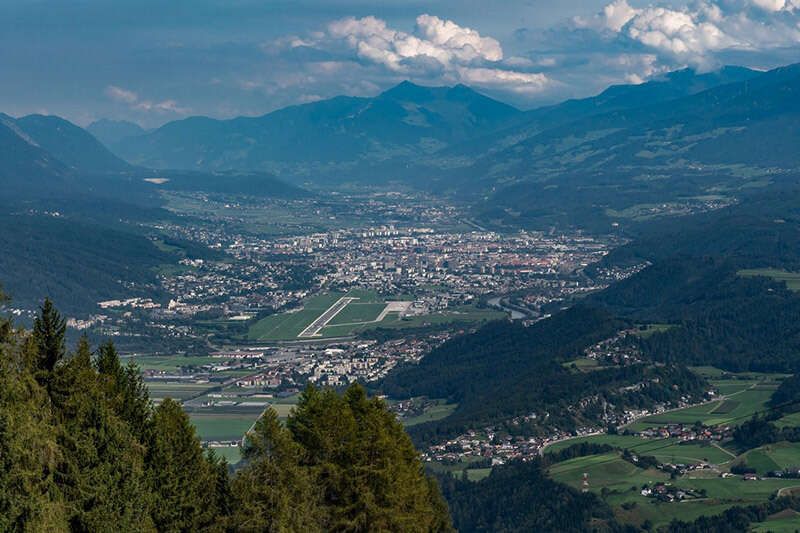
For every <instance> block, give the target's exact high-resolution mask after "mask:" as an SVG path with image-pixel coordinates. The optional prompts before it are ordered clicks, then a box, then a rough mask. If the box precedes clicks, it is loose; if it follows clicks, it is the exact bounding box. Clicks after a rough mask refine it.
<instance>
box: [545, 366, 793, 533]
mask: <svg viewBox="0 0 800 533" xmlns="http://www.w3.org/2000/svg"><path fill="white" fill-rule="evenodd" d="M694 370H695V372H697V373H698V374H701V375H704V376H706V377H707V378H709V379H710V381H711V382H712V384H713V385H714V386H715V387H716V388H717V389H718V391H719V393H720V396H721V397H720V399H718V400H715V401H711V402H708V403H705V404H702V405H696V406H692V407H688V408H685V409H679V410H675V411H670V412H665V413H660V414H657V415H653V416H649V417H645V418H643V419H640V420H638V421H637V422H634V423H633V424H630V425H629V426H627V427H626V428H625V430H626V431H634V432H635V431H642V430H645V429H648V428H652V427H661V426H665V425H668V424H694V423H695V422H700V423H702V424H704V425H706V426H715V425H737V424H740V423H741V422H743V421H745V420H747V419H749V418H750V417H751V416H752V415H753V414H754V413H756V412H760V411H763V410H764V409H765V408H766V406H767V402H768V400H769V398H770V396H771V395H772V393H773V392H774V390H775V389H776V388H777V386H778V384H779V382H780V380H781V379H783V378H784V377H785V376H784V375H779V374H757V373H747V374H739V375H732V374H724V373H722V372H720V371H718V370H717V369H714V368H712V367H700V368H696V369H694ZM798 420H800V416H798V415H797V414H791V415H787V416H785V417H784V418H783V419H781V421H780V423H779V425H783V424H785V425H794V424H796V423H797V422H798ZM582 442H586V443H593V444H607V445H610V446H613V447H614V448H616V450H614V451H611V452H608V453H602V454H596V455H590V456H586V457H579V458H575V459H571V460H568V461H564V462H560V463H557V464H555V465H553V466H551V467H550V469H549V472H550V475H551V477H553V478H554V479H555V480H557V481H560V482H564V483H566V484H568V485H570V486H573V487H575V488H581V487H582V485H583V475H584V473H585V474H587V475H588V481H589V488H590V490H591V491H593V492H595V493H598V494H601V496H602V497H603V499H604V500H605V501H606V502H607V503H609V504H610V505H611V506H612V508H613V509H614V512H615V514H616V515H617V518H619V519H620V520H622V521H624V522H627V523H632V524H636V525H641V524H643V523H644V522H645V521H646V520H647V521H649V522H651V523H652V524H653V525H654V526H655V527H658V526H663V525H666V524H668V523H669V522H670V521H671V520H673V519H675V518H677V519H679V520H693V519H695V518H697V517H699V516H702V515H714V514H719V513H721V512H722V511H724V510H725V509H727V508H729V507H732V506H734V505H749V504H756V503H760V502H764V501H765V500H767V499H769V498H770V497H772V496H774V495H776V494H777V493H778V491H780V490H782V489H790V488H793V487H797V486H800V480H797V479H782V478H768V477H764V475H765V474H767V472H770V471H777V470H783V469H787V468H792V467H796V466H800V443H788V442H779V443H775V444H769V445H765V446H761V447H759V448H756V449H752V450H749V451H746V452H744V453H741V455H737V454H738V453H739V451H737V447H736V445H735V443H734V442H731V441H729V440H723V441H721V442H713V441H712V442H700V441H686V442H680V441H678V439H675V438H666V439H663V438H649V439H646V438H642V437H641V436H638V435H633V434H620V435H611V434H602V435H593V436H586V437H581V438H575V439H570V440H566V441H562V442H558V443H555V444H553V445H551V446H550V447H549V448H548V449H547V450H546V452H557V451H559V450H562V449H565V448H567V447H569V446H571V445H573V444H578V443H582ZM623 449H627V450H630V451H631V452H632V453H633V454H635V455H637V456H653V457H655V459H656V460H657V462H658V463H660V464H668V465H669V464H672V465H694V464H698V463H703V464H705V466H704V467H702V466H701V467H699V468H696V469H692V468H683V469H682V470H681V472H680V473H679V474H678V475H676V476H671V475H670V474H669V473H668V472H665V471H663V470H660V469H656V468H646V469H645V468H640V467H639V466H636V465H635V464H634V463H632V462H629V461H627V460H625V459H624V458H623V456H622V452H621V451H620V450H623ZM734 465H744V466H747V467H749V468H752V469H754V470H755V471H756V473H757V474H758V476H760V477H759V479H756V480H754V481H745V480H744V479H743V477H742V476H738V475H731V473H730V470H731V468H732V467H733V466H734ZM655 484H664V485H666V486H668V487H670V486H671V487H673V489H672V490H681V491H683V492H684V493H685V494H688V495H689V496H686V497H685V498H684V499H683V501H680V502H677V501H676V502H674V503H670V502H664V501H660V500H658V499H657V498H654V497H652V496H651V497H648V496H647V495H643V494H642V493H641V489H642V488H646V487H650V488H652V487H653V486H654V485H655ZM792 521H794V524H795V527H797V517H796V516H791V517H786V516H777V517H774V518H773V519H770V520H768V521H767V522H765V523H763V524H760V525H759V526H758V528H757V529H756V530H757V531H768V530H774V531H787V530H788V531H793V529H791V528H790V526H788V524H789V523H791V522H792ZM786 528H789V529H786Z"/></svg>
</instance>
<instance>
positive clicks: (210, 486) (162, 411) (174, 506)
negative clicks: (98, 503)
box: [147, 398, 217, 532]
mask: <svg viewBox="0 0 800 533" xmlns="http://www.w3.org/2000/svg"><path fill="white" fill-rule="evenodd" d="M147 469H148V476H149V481H150V488H151V491H152V492H153V494H154V495H155V506H154V507H153V514H152V516H153V520H154V522H155V524H156V527H157V528H158V530H159V531H187V532H194V531H200V530H202V529H204V528H207V527H210V526H211V525H212V524H213V523H214V520H215V519H216V515H217V508H216V503H217V502H216V490H217V477H216V472H214V470H213V469H212V465H211V464H209V462H207V461H206V459H205V458H204V456H203V450H202V448H201V447H200V440H199V439H198V438H197V436H196V435H195V431H194V427H193V426H192V424H191V422H190V421H189V417H188V416H187V415H186V413H185V412H184V411H183V409H182V408H181V406H180V404H179V403H177V402H176V401H174V400H171V399H169V398H167V399H165V400H164V401H163V402H162V403H161V405H159V406H158V407H157V408H156V409H155V412H154V414H153V435H152V442H151V443H150V448H149V450H148V453H147Z"/></svg>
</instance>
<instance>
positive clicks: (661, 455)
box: [547, 435, 733, 464]
mask: <svg viewBox="0 0 800 533" xmlns="http://www.w3.org/2000/svg"><path fill="white" fill-rule="evenodd" d="M582 442H590V443H593V444H608V445H609V446H614V447H616V448H622V449H625V448H627V449H629V450H631V451H632V452H635V453H636V454H638V455H652V456H654V457H656V459H658V460H659V461H660V462H662V463H674V464H680V463H684V464H692V463H696V462H698V461H706V462H710V463H715V464H722V463H726V462H728V461H730V460H731V459H733V456H732V454H730V453H725V451H723V450H720V449H719V448H716V447H714V446H710V445H704V444H700V443H686V444H680V443H679V442H678V440H677V439H643V438H641V437H636V436H632V435H593V436H591V437H582V438H577V439H571V440H567V441H563V442H559V443H557V444H554V445H552V446H550V447H549V448H547V451H548V452H556V451H558V450H562V449H564V448H568V447H569V446H571V445H573V444H580V443H582Z"/></svg>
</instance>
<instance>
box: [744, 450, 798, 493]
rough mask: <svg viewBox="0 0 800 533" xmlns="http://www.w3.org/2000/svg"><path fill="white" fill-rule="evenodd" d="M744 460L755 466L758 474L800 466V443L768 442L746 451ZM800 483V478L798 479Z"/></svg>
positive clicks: (752, 466) (750, 465)
mask: <svg viewBox="0 0 800 533" xmlns="http://www.w3.org/2000/svg"><path fill="white" fill-rule="evenodd" d="M740 460H743V461H744V462H745V463H746V464H747V466H748V467H750V468H755V469H756V472H757V473H758V474H766V473H767V472H770V471H773V470H783V469H785V468H789V467H799V468H800V443H797V442H778V443H775V444H767V445H765V446H761V447H760V448H756V449H754V450H750V451H748V452H746V453H744V454H743V455H742V456H741V457H740ZM796 481H797V484H798V485H800V480H796Z"/></svg>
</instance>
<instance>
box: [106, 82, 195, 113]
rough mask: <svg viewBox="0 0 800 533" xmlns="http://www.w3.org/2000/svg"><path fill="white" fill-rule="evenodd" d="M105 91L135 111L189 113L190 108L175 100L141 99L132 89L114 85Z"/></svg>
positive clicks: (111, 97)
mask: <svg viewBox="0 0 800 533" xmlns="http://www.w3.org/2000/svg"><path fill="white" fill-rule="evenodd" d="M105 93H106V96H107V97H108V98H110V99H111V100H113V101H115V102H119V103H122V104H126V105H127V106H128V107H130V108H131V109H133V110H136V111H144V112H156V113H171V114H175V115H188V114H189V113H191V109H189V108H188V107H182V106H180V105H179V104H178V102H176V101H175V100H162V101H160V102H153V101H152V100H145V99H141V98H139V95H138V94H137V93H135V92H134V91H131V90H128V89H125V88H123V87H119V86H116V85H109V86H108V87H106V91H105Z"/></svg>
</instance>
